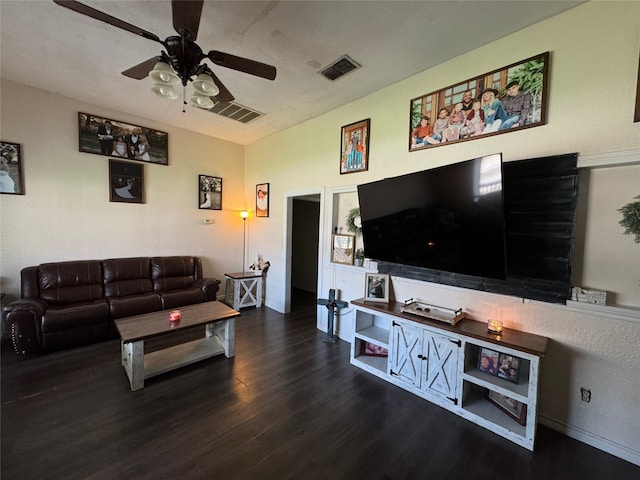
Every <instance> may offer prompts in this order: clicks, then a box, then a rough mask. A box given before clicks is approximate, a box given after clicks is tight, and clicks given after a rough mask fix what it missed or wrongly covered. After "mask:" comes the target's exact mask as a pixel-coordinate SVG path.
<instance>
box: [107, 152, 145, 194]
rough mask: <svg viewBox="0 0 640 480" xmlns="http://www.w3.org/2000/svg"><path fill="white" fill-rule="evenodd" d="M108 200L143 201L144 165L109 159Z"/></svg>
mask: <svg viewBox="0 0 640 480" xmlns="http://www.w3.org/2000/svg"><path fill="white" fill-rule="evenodd" d="M109 182H110V183H109V201H110V202H120V203H144V165H142V164H140V163H131V162H122V161H120V160H112V159H110V160H109Z"/></svg>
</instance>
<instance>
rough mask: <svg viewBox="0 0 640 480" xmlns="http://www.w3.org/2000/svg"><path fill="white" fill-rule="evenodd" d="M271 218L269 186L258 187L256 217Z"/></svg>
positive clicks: (265, 184) (260, 184)
mask: <svg viewBox="0 0 640 480" xmlns="http://www.w3.org/2000/svg"><path fill="white" fill-rule="evenodd" d="M268 216H269V184H268V183H259V184H257V185H256V217H268Z"/></svg>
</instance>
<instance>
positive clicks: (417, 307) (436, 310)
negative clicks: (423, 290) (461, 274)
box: [400, 298, 465, 325]
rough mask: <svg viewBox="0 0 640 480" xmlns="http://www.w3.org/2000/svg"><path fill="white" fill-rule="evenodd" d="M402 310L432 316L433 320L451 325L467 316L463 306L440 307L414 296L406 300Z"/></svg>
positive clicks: (421, 315) (422, 315)
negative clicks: (416, 298) (415, 298)
mask: <svg viewBox="0 0 640 480" xmlns="http://www.w3.org/2000/svg"><path fill="white" fill-rule="evenodd" d="M400 311H401V312H402V313H411V314H413V315H418V316H420V317H424V318H430V319H431V320H438V321H440V322H445V323H448V324H450V325H455V324H456V323H458V322H459V321H460V320H462V319H463V318H465V313H464V312H463V311H462V309H461V308H458V309H455V310H454V309H453V308H446V307H440V306H438V305H431V304H430V303H424V302H419V301H416V300H414V299H413V298H411V299H409V300H407V301H406V302H404V305H403V306H402V308H401V309H400Z"/></svg>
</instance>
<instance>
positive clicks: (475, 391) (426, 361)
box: [351, 299, 549, 450]
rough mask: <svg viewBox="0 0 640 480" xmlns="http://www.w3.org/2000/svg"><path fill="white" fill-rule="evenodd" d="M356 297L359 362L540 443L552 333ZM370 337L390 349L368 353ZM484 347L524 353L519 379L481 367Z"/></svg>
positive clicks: (355, 354) (510, 434)
mask: <svg viewBox="0 0 640 480" xmlns="http://www.w3.org/2000/svg"><path fill="white" fill-rule="evenodd" d="M351 304H352V305H353V306H354V307H355V308H356V311H355V317H354V318H355V320H354V323H355V324H354V329H353V331H354V335H353V341H352V342H351V363H352V364H353V365H355V366H356V367H359V368H362V369H363V370H366V371H367V372H369V373H372V374H373V375H376V376H378V377H380V378H382V379H384V380H386V381H388V382H390V383H393V384H394V385H397V386H399V387H401V388H403V389H405V390H407V391H409V392H412V393H414V394H415V395H418V396H420V397H422V398H424V399H426V400H429V401H430V402H432V403H435V404H437V405H439V406H441V407H443V408H445V409H447V410H449V411H451V412H453V413H456V414H458V415H460V416H461V417H463V418H466V419H467V420H469V421H471V422H474V423H476V424H478V425H480V426H482V427H485V428H487V429H489V430H491V431H492V432H495V433H497V434H498V435H501V436H503V437H505V438H507V439H509V440H511V441H512V442H514V443H517V444H518V445H521V446H523V447H525V448H527V449H529V450H533V446H534V441H535V433H536V424H537V416H538V382H539V373H540V362H541V360H542V358H544V356H545V352H546V349H547V344H548V341H549V339H548V338H546V337H541V336H539V335H533V334H530V333H525V332H520V331H517V330H512V329H504V330H503V332H502V334H501V335H494V334H490V333H488V332H487V324H486V322H478V321H475V320H471V319H468V318H465V319H463V320H460V321H459V322H458V323H457V324H456V325H455V326H454V325H449V324H447V323H444V322H440V321H437V320H431V319H429V318H424V317H421V316H418V315H413V314H410V313H402V312H401V308H402V306H403V304H401V303H395V302H391V303H389V304H385V303H374V302H367V301H366V300H365V299H357V300H353V301H351ZM366 343H371V344H374V345H375V346H377V347H382V348H385V349H387V350H388V355H387V356H373V355H367V354H366V353H365V352H364V349H363V346H364V345H365V344H366ZM483 348H484V349H489V350H492V351H494V352H497V353H498V354H505V355H509V356H512V357H516V358H517V359H519V367H520V377H519V381H518V383H513V382H511V381H508V380H505V379H502V378H499V377H498V376H495V375H490V374H488V373H485V372H483V371H481V370H480V369H479V368H478V365H479V362H478V359H479V356H480V352H481V350H482V349H483ZM496 368H497V366H496ZM505 397H508V398H505ZM489 398H491V399H492V400H490V399H489ZM514 401H515V402H514ZM496 403H500V404H502V405H503V407H504V408H500V407H498V406H497V405H496ZM506 409H508V410H510V411H511V412H512V413H511V414H509V413H507V412H505V411H504V410H506ZM518 414H520V418H518V419H516V418H515V417H517V416H518ZM521 423H523V424H521Z"/></svg>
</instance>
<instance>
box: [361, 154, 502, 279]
mask: <svg viewBox="0 0 640 480" xmlns="http://www.w3.org/2000/svg"><path fill="white" fill-rule="evenodd" d="M358 198H359V202H360V217H361V219H362V238H363V241H364V252H365V256H366V257H367V258H372V259H374V260H381V261H387V262H393V263H398V264H403V265H412V266H417V267H423V268H429V269H434V270H440V271H445V272H452V273H460V274H465V275H473V276H478V277H488V278H496V279H502V280H504V279H506V260H505V257H506V255H505V251H506V250H505V228H504V212H503V188H502V156H501V154H493V155H488V156H484V157H479V158H474V159H472V160H467V161H464V162H459V163H455V164H451V165H446V166H443V167H439V168H434V169H430V170H423V171H420V172H415V173H411V174H408V175H402V176H399V177H393V178H386V179H384V180H379V181H376V182H371V183H366V184H362V185H358Z"/></svg>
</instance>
